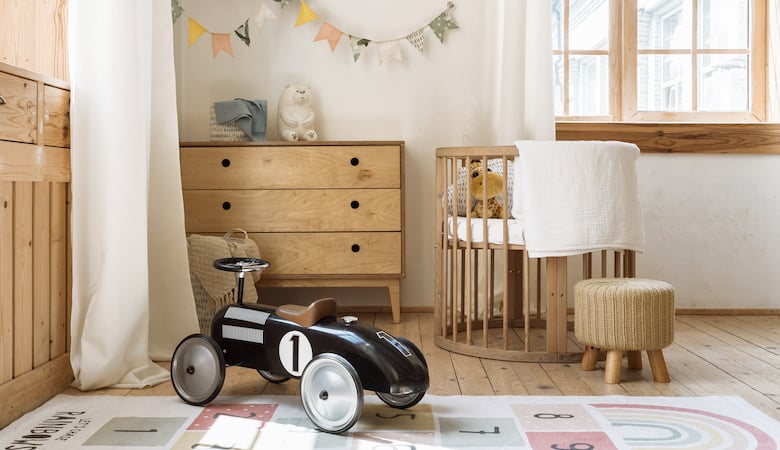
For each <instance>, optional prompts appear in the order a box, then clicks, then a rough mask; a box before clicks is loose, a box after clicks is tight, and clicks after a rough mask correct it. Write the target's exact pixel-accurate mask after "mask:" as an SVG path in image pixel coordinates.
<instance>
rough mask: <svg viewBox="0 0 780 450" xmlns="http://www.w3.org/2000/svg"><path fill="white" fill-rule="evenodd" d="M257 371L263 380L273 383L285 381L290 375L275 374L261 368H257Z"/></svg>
mask: <svg viewBox="0 0 780 450" xmlns="http://www.w3.org/2000/svg"><path fill="white" fill-rule="evenodd" d="M257 373H259V374H260V376H261V377H263V378H265V381H267V382H269V383H274V384H278V383H284V382H285V381H287V380H289V379H290V377H286V376H284V375H276V374H273V373H271V372H269V371H267V370H263V369H257Z"/></svg>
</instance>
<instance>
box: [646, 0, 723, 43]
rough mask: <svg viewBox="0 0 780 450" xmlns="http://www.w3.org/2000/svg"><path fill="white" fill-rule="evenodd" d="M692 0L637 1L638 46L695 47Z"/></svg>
mask: <svg viewBox="0 0 780 450" xmlns="http://www.w3.org/2000/svg"><path fill="white" fill-rule="evenodd" d="M691 1H692V0H671V1H670V0H640V1H639V3H638V4H637V48H640V49H648V50H656V49H689V48H691V25H692V24H693V21H692V20H691ZM721 1H722V0H721ZM729 1H730V0H729Z"/></svg>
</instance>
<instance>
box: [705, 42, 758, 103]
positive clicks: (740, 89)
mask: <svg viewBox="0 0 780 450" xmlns="http://www.w3.org/2000/svg"><path fill="white" fill-rule="evenodd" d="M698 70H699V72H698V78H699V95H698V104H699V105H698V106H699V107H698V109H699V111H748V109H749V107H750V102H749V101H748V98H749V95H750V93H749V89H748V57H747V56H746V55H699V58H698Z"/></svg>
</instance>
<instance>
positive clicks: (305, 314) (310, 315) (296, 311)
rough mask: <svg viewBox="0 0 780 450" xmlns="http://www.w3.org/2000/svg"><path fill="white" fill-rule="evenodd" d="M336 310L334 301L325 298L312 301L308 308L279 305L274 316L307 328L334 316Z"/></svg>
mask: <svg viewBox="0 0 780 450" xmlns="http://www.w3.org/2000/svg"><path fill="white" fill-rule="evenodd" d="M336 309H337V305H336V299H334V298H333V297H326V298H321V299H319V300H315V301H313V302H312V303H311V304H310V305H309V306H301V305H281V306H279V307H277V308H276V315H277V316H279V317H281V318H282V319H286V320H289V321H291V322H295V323H297V324H298V325H300V326H302V327H305V328H308V327H310V326H312V325H314V324H315V323H317V322H319V321H320V319H323V318H325V317H331V316H335V315H336Z"/></svg>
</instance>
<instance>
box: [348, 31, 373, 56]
mask: <svg viewBox="0 0 780 450" xmlns="http://www.w3.org/2000/svg"><path fill="white" fill-rule="evenodd" d="M370 43H371V41H370V40H368V39H366V38H360V37H356V36H350V37H349V44H350V45H351V46H352V58H353V59H354V61H357V60H358V58H360V55H362V54H363V50H365V49H366V48H367V47H368V44H370Z"/></svg>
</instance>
